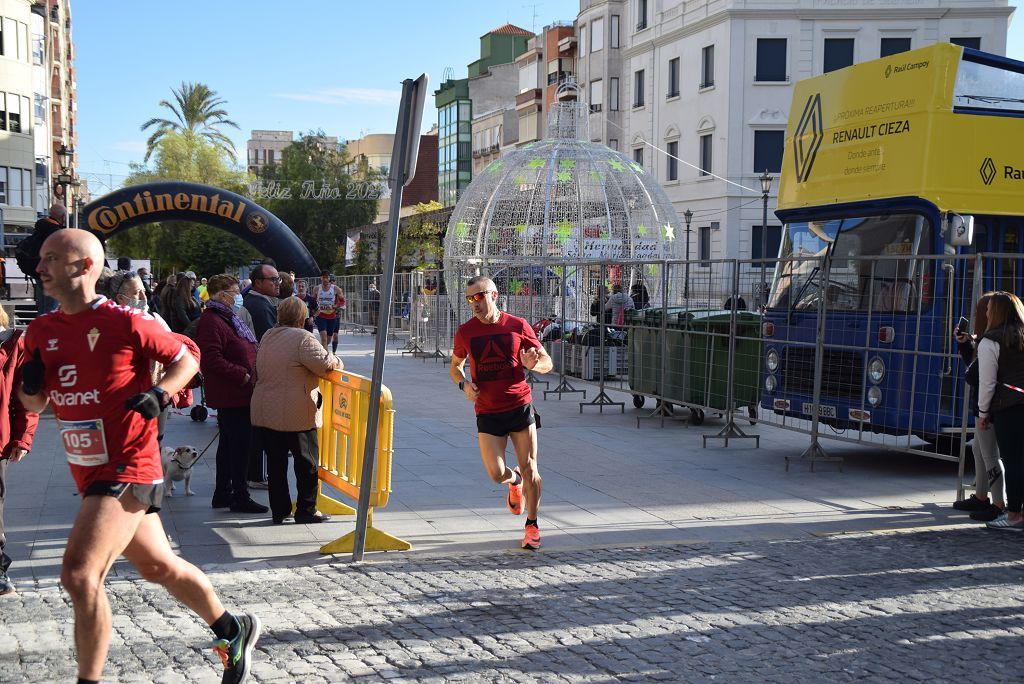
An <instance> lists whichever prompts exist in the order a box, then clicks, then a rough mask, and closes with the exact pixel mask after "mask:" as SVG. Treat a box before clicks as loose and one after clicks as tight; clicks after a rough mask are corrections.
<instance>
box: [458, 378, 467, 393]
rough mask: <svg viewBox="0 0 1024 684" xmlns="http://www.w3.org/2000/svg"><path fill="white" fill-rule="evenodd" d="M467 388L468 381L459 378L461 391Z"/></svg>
mask: <svg viewBox="0 0 1024 684" xmlns="http://www.w3.org/2000/svg"><path fill="white" fill-rule="evenodd" d="M465 389H466V381H465V380H459V391H460V392H464V391H465Z"/></svg>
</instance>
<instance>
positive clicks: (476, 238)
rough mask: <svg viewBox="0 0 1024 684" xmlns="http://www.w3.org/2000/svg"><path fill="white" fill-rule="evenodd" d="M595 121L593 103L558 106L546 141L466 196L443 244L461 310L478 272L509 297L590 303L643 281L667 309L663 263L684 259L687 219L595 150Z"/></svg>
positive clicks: (635, 167) (618, 159) (617, 157)
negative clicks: (562, 290)
mask: <svg viewBox="0 0 1024 684" xmlns="http://www.w3.org/2000/svg"><path fill="white" fill-rule="evenodd" d="M589 116H590V111H589V107H588V105H587V104H586V103H585V102H580V101H571V102H559V103H557V104H556V105H555V106H554V108H553V110H552V112H551V115H550V119H549V125H548V134H549V137H548V138H546V139H544V140H541V141H539V142H534V143H530V144H528V145H526V146H524V147H521V148H519V149H516V150H515V151H513V152H511V153H510V154H507V155H505V156H503V157H501V158H500V159H498V160H496V161H494V162H492V163H491V164H490V165H489V166H487V167H486V168H485V169H484V170H483V171H482V172H481V173H480V174H479V175H478V176H477V177H476V178H475V179H474V180H473V182H472V183H471V184H470V185H469V187H467V188H466V189H465V190H464V191H463V193H462V196H461V197H460V199H459V201H458V204H457V205H456V207H455V210H454V212H453V213H452V216H451V219H450V221H449V224H448V231H447V234H446V237H445V256H444V266H445V284H446V286H447V289H448V292H449V293H451V294H452V295H455V296H453V297H452V298H451V300H452V302H453V304H455V303H456V302H458V301H459V300H460V299H461V297H458V296H457V295H460V294H462V293H463V292H464V290H465V283H466V281H467V280H468V279H469V278H470V277H472V276H474V275H478V274H485V275H489V276H490V277H491V278H492V279H493V280H495V283H496V284H497V285H498V289H499V291H500V292H501V293H502V294H503V295H511V296H524V295H525V296H535V295H537V294H543V295H545V296H549V297H550V296H553V295H557V294H558V292H559V289H558V288H559V284H560V283H563V282H564V283H565V286H566V288H567V289H570V291H571V292H572V293H573V294H574V296H576V297H578V298H580V299H582V298H584V297H590V296H593V295H594V294H595V293H596V291H597V288H598V286H599V285H601V284H604V285H606V286H610V287H611V286H615V285H621V286H622V287H623V289H624V290H626V291H627V292H628V291H629V289H630V288H632V287H636V286H637V285H638V283H640V284H643V286H644V287H645V288H646V290H647V292H648V293H649V295H650V298H651V301H652V302H653V301H660V299H659V298H660V292H661V269H660V266H659V265H658V262H660V261H662V260H664V259H678V258H681V257H682V255H681V254H680V253H679V252H681V251H682V249H683V246H684V232H683V230H682V229H681V227H680V223H679V217H678V216H677V215H676V212H675V209H674V207H673V206H672V203H671V202H670V201H669V199H668V196H667V195H666V194H665V191H664V190H663V189H662V187H661V185H660V184H659V183H658V181H657V180H656V179H655V178H654V177H653V176H652V175H651V174H650V173H649V172H647V171H646V170H645V169H644V168H643V167H642V166H640V165H639V164H637V163H636V162H634V161H633V160H632V159H629V158H628V157H627V156H625V155H623V154H621V153H619V152H616V151H615V150H612V149H610V148H608V147H606V146H604V145H601V144H599V143H593V142H590V140H589V138H590V135H589V131H588V119H589ZM602 264H603V265H602ZM541 313H543V312H541ZM567 313H568V312H567Z"/></svg>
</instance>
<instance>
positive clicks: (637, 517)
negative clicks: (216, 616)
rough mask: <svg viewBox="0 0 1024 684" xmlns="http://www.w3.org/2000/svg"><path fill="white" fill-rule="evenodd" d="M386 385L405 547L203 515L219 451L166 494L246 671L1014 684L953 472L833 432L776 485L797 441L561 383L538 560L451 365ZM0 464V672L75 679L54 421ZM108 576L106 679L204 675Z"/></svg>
mask: <svg viewBox="0 0 1024 684" xmlns="http://www.w3.org/2000/svg"><path fill="white" fill-rule="evenodd" d="M371 344H372V340H371V339H370V338H368V337H352V336H346V337H345V338H344V339H343V341H342V347H341V350H342V352H343V356H344V359H345V363H346V366H347V367H348V368H349V369H350V370H352V371H353V372H360V373H369V370H370V365H371V351H370V349H371ZM386 381H387V384H388V385H389V386H390V387H391V389H392V391H393V393H394V396H395V400H396V410H397V419H396V434H395V443H396V446H397V450H396V454H395V466H394V480H393V488H394V494H393V496H392V499H391V502H390V504H389V505H388V507H387V508H386V509H384V510H381V511H378V512H376V513H375V516H374V522H375V524H376V526H377V527H379V528H381V529H383V530H386V531H388V532H390V533H392V534H395V535H398V536H400V537H403V538H405V539H408V540H409V541H411V542H412V543H413V546H414V548H413V550H412V551H409V552H404V553H391V554H370V555H368V557H367V560H366V562H365V563H364V564H362V565H359V566H354V565H351V564H350V563H349V562H348V558H347V557H330V556H321V555H320V554H319V553H318V548H319V546H320V545H321V544H323V543H324V542H326V541H329V540H331V539H335V538H337V537H340V536H342V535H343V534H345V533H347V532H349V531H350V530H351V529H352V528H353V519H352V518H346V517H337V518H335V520H334V521H332V522H331V523H328V524H324V525H295V524H286V525H279V526H275V525H272V524H271V523H270V519H269V517H268V516H242V515H235V514H231V513H227V512H224V511H215V510H213V509H211V508H210V496H211V494H212V483H213V449H214V448H215V447H213V448H211V451H210V452H208V453H207V455H206V456H204V457H203V460H202V461H200V463H199V465H198V466H197V472H196V475H195V477H194V478H193V488H194V489H195V490H196V492H197V496H195V497H184V496H183V495H182V494H183V492H181V490H180V486H179V491H178V492H177V495H176V496H175V497H173V498H171V499H169V500H168V501H167V502H166V507H165V510H164V512H163V513H161V517H162V519H163V521H164V524H165V526H166V528H167V531H168V534H169V536H170V538H171V540H172V542H173V543H174V544H175V545H176V546H177V547H178V548H179V549H180V550H181V552H182V553H183V554H184V555H185V556H186V557H187V558H188V559H190V560H191V561H193V562H195V563H197V564H199V565H200V566H202V567H203V568H204V569H206V570H207V571H208V573H209V574H210V576H211V578H212V580H213V581H214V583H215V584H216V586H217V587H218V591H219V592H220V593H221V595H222V596H223V598H224V600H225V603H226V604H227V605H229V606H231V607H232V608H246V609H251V610H254V611H256V612H258V613H259V614H260V615H261V616H262V617H263V619H264V621H265V622H266V636H265V638H264V639H263V640H262V641H261V645H260V649H259V663H258V665H257V667H256V670H255V675H256V680H258V681H281V682H285V681H287V682H292V681H303V682H316V681H348V680H349V679H351V678H356V677H365V678H366V679H367V680H368V681H376V680H384V679H396V680H408V681H412V680H422V681H437V682H441V681H601V682H607V681H613V680H619V679H624V680H638V681H652V680H666V681H729V682H748V681H779V682H785V683H786V684H790V683H791V682H794V681H797V682H803V681H854V680H865V681H893V680H894V679H898V680H900V681H903V680H919V681H954V680H964V679H968V678H969V679H971V680H975V679H976V680H978V681H1015V680H1019V679H1020V674H1019V670H1018V671H1014V670H1013V669H1011V666H1012V667H1017V668H1019V664H1020V662H1022V661H1024V646H1022V644H1024V639H1022V638H1021V637H1022V636H1024V628H1022V627H1021V625H1022V624H1024V620H1022V619H1021V618H1022V617H1024V593H1022V591H1024V590H1022V588H1021V587H1022V580H1024V562H1022V561H1021V556H1022V550H1024V535H1019V536H1018V535H1013V534H1011V533H1002V534H1000V533H995V532H990V531H987V530H984V529H983V528H982V527H980V526H979V525H977V524H973V523H971V522H970V521H969V520H968V518H967V516H966V515H963V514H958V513H955V512H954V511H952V510H951V508H950V507H949V503H950V502H951V500H952V497H953V486H954V482H955V476H956V468H955V465H954V464H949V463H944V462H940V461H935V460H931V459H927V458H923V457H918V456H905V455H900V454H895V453H889V452H883V451H874V450H870V449H865V448H859V447H854V446H851V445H844V444H839V443H829V442H825V443H824V444H825V446H826V448H827V449H829V450H830V451H831V452H833V453H839V454H842V455H843V456H845V458H846V463H845V467H844V471H843V472H838V471H837V470H836V469H834V468H830V467H827V466H823V467H822V468H820V469H819V470H818V471H817V472H814V473H811V472H808V471H807V470H806V469H805V468H800V467H795V468H792V469H791V470H790V472H788V473H787V472H785V470H784V462H783V458H784V457H785V456H786V455H793V454H799V453H800V452H801V451H802V450H803V449H804V447H805V446H806V438H805V437H803V436H801V435H797V434H794V433H790V432H786V431H781V430H778V429H775V428H771V427H766V426H757V427H755V428H752V430H757V431H760V434H761V435H762V440H761V448H760V449H754V448H753V447H752V446H750V445H748V444H744V443H740V444H737V445H734V446H731V447H730V448H728V449H723V448H720V447H710V448H708V449H703V448H701V435H702V434H713V433H715V432H717V431H718V430H719V429H720V428H721V423H720V422H719V421H715V420H711V417H710V416H709V420H708V422H707V423H706V424H705V425H703V426H701V427H684V426H683V425H682V424H680V423H668V424H667V425H666V427H665V428H664V429H660V428H658V427H657V424H656V423H650V424H646V425H644V426H642V427H641V428H640V429H637V427H636V421H635V416H636V415H638V414H639V412H638V411H636V410H634V409H632V408H628V409H627V411H626V413H625V414H619V413H617V412H606V413H604V414H599V413H597V412H594V411H592V410H587V412H586V413H583V414H582V415H581V414H580V412H579V405H578V398H577V397H568V396H567V397H566V399H565V400H563V401H561V402H559V401H557V400H551V401H547V402H544V401H538V402H537V403H538V409H539V411H540V412H541V414H542V415H543V423H544V427H543V428H542V430H541V437H540V446H541V450H540V454H541V461H540V469H541V473H542V475H543V477H544V498H543V502H542V508H541V529H542V534H543V541H544V548H543V549H542V550H541V551H539V552H536V553H534V552H528V551H522V550H520V549H519V548H518V544H519V540H520V538H521V529H522V528H521V525H522V518H521V517H518V518H517V517H514V516H512V515H510V514H509V513H508V512H507V510H506V509H505V507H504V495H505V491H504V490H503V489H502V488H501V487H498V486H495V485H493V484H492V483H491V482H490V481H489V480H488V478H487V476H486V474H485V472H484V469H483V466H482V465H481V463H480V460H479V455H478V452H477V449H476V444H475V430H474V417H473V411H472V406H471V405H470V404H469V403H468V402H466V401H465V400H464V398H463V397H462V395H461V394H460V393H459V392H458V391H457V390H456V389H455V388H454V387H453V386H452V385H451V383H450V381H449V380H448V378H447V370H446V367H445V366H444V365H442V364H439V363H435V362H433V361H425V362H424V361H421V360H415V359H410V358H407V357H406V358H402V357H400V356H399V355H397V353H394V354H393V355H392V356H389V358H388V362H387V369H386ZM592 391H593V390H592V389H591V390H590V392H592ZM592 396H593V395H592V393H588V398H590V397H592ZM622 398H624V399H626V400H627V401H628V396H626V395H623V396H622ZM215 435H216V427H215V423H214V422H213V421H212V420H211V421H209V422H207V423H193V422H192V421H190V420H189V419H188V418H187V417H184V416H182V417H175V418H174V419H173V420H171V421H170V423H169V425H168V430H167V443H168V444H169V445H172V446H173V445H178V444H185V443H188V444H193V445H195V446H197V447H199V448H200V449H201V448H203V447H204V446H206V444H208V443H209V442H210V441H211V439H213V437H214V436H215ZM8 474H9V494H10V496H9V499H8V503H7V510H6V520H7V524H8V527H7V529H8V535H9V539H10V544H9V552H10V554H11V555H12V556H13V557H14V559H15V564H14V566H13V567H12V569H11V575H12V577H13V579H14V580H15V582H16V583H17V585H18V587H19V594H17V595H16V596H15V597H13V598H7V599H3V600H0V682H8V681H10V682H36V681H55V680H67V679H69V678H71V677H72V675H73V674H74V656H73V652H72V649H71V644H72V637H71V612H70V605H69V603H68V600H67V596H66V594H65V593H63V592H62V591H61V590H60V588H59V586H58V585H57V578H58V576H59V569H60V558H61V554H62V553H63V547H64V542H65V538H66V536H67V532H68V529H69V528H70V524H71V522H72V520H73V517H74V514H75V512H76V511H77V508H78V498H77V496H76V495H75V492H74V488H73V485H72V483H71V479H70V476H69V474H68V471H67V467H66V465H65V464H64V462H63V460H62V459H61V458H60V457H59V456H58V455H57V435H56V431H55V430H54V425H53V421H52V418H46V419H44V422H43V425H42V426H41V427H40V430H39V436H38V439H37V443H36V448H35V450H34V451H33V453H32V454H31V455H30V456H29V457H28V459H26V460H25V461H23V462H22V463H19V464H16V465H14V466H12V467H11V468H10V469H9V471H8ZM255 494H256V498H258V499H259V498H264V499H265V496H266V495H265V493H264V492H256V493H255ZM870 530H879V531H876V532H868V531H870ZM109 588H110V593H111V601H112V604H113V606H114V612H115V621H114V632H115V637H114V645H113V649H112V652H111V664H110V667H109V669H108V670H107V675H108V680H109V681H125V682H128V681H159V682H178V681H182V680H185V681H204V682H205V681H211V682H212V681H217V680H218V678H219V674H218V672H219V665H218V664H217V663H215V661H214V657H213V655H212V654H211V653H210V652H209V651H207V650H205V649H206V644H207V643H208V641H209V634H208V630H206V629H205V627H204V626H203V625H201V624H200V623H199V621H198V620H196V619H195V618H193V617H191V616H190V615H188V614H187V613H186V612H185V611H184V610H183V609H182V607H181V606H180V605H178V604H177V603H176V602H175V601H174V600H173V599H171V598H170V597H169V596H168V595H167V594H166V593H165V592H164V591H163V590H162V589H160V588H158V587H154V586H151V585H148V584H146V583H144V582H142V581H141V580H139V579H138V577H137V575H136V574H135V573H134V571H133V570H132V569H131V568H130V567H129V566H128V565H127V564H125V563H124V562H123V561H122V562H119V563H118V564H117V565H115V568H114V571H113V572H112V577H111V580H110V582H109Z"/></svg>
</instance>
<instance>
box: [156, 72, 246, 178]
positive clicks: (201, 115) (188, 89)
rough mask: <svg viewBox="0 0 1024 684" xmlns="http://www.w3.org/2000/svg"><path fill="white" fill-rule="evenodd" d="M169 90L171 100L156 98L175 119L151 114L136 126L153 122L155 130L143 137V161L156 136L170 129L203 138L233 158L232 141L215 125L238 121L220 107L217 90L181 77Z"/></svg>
mask: <svg viewBox="0 0 1024 684" xmlns="http://www.w3.org/2000/svg"><path fill="white" fill-rule="evenodd" d="M171 92H172V93H173V94H174V100H175V101H174V102H168V101H167V100H160V106H161V107H167V108H168V109H170V110H171V112H172V113H173V114H174V117H175V119H177V120H176V121H172V120H170V119H160V118H155V117H154V118H152V119H150V120H149V121H147V122H146V123H144V124H142V128H141V129H140V130H143V131H144V130H146V129H147V128H149V127H150V126H156V131H154V132H153V135H151V136H149V140H147V141H146V156H145V159H144V160H143V161H149V156H150V155H151V154H153V150H154V149H156V146H157V143H159V142H160V139H161V138H163V137H164V135H166V134H167V133H172V132H174V133H182V134H185V135H188V136H199V137H201V138H205V139H206V140H207V141H208V142H209V143H210V144H212V145H213V146H214V147H216V148H217V149H219V150H222V151H223V152H225V153H226V154H227V155H228V156H229V157H230V158H231V161H235V159H236V158H235V145H234V143H232V142H231V140H230V139H229V138H228V137H227V136H226V135H224V134H223V133H221V132H220V131H219V130H218V129H217V128H216V127H217V126H231V127H233V128H238V124H236V123H235V122H234V121H232V120H231V119H228V118H227V115H228V113H227V111H226V110H224V109H222V108H221V106H222V105H224V104H225V101H224V100H222V99H220V98H218V97H217V93H216V92H215V91H213V90H210V88H209V87H207V86H206V84H204V83H185V82H184V81H182V84H181V87H180V88H178V89H177V90H172V91H171Z"/></svg>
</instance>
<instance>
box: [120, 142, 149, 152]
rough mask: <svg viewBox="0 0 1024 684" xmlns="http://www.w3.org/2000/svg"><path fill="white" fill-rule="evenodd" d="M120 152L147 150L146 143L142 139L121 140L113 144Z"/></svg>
mask: <svg viewBox="0 0 1024 684" xmlns="http://www.w3.org/2000/svg"><path fill="white" fill-rule="evenodd" d="M112 147H113V148H114V149H115V150H118V151H119V152H145V151H146V143H144V142H143V141H141V140H120V141H118V142H116V143H114V144H113V145H112Z"/></svg>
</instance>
